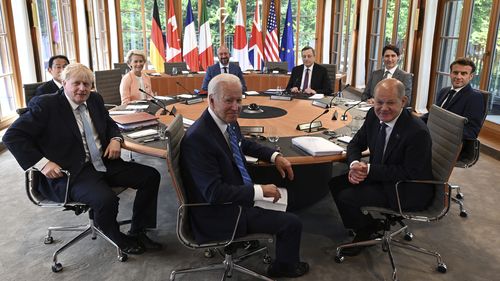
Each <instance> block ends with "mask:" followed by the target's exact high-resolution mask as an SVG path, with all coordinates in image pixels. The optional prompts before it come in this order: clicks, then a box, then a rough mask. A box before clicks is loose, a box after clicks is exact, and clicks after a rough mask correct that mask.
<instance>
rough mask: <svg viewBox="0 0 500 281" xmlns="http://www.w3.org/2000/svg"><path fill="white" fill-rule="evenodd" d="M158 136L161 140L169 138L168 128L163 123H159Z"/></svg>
mask: <svg viewBox="0 0 500 281" xmlns="http://www.w3.org/2000/svg"><path fill="white" fill-rule="evenodd" d="M157 131H158V136H159V137H160V140H165V139H166V138H167V136H166V132H167V127H165V126H164V125H163V124H162V123H160V122H158V128H157Z"/></svg>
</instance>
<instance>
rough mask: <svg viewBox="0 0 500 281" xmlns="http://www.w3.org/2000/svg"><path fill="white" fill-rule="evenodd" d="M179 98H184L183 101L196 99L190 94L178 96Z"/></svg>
mask: <svg viewBox="0 0 500 281" xmlns="http://www.w3.org/2000/svg"><path fill="white" fill-rule="evenodd" d="M177 97H179V98H182V99H191V98H194V96H193V95H190V94H180V95H177Z"/></svg>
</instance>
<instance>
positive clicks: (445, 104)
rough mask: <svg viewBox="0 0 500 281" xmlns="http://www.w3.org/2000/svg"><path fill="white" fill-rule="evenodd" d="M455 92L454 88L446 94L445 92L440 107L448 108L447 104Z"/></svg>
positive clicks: (448, 104)
mask: <svg viewBox="0 0 500 281" xmlns="http://www.w3.org/2000/svg"><path fill="white" fill-rule="evenodd" d="M456 92H457V91H455V90H450V91H449V92H448V94H446V98H445V100H444V103H443V105H441V107H442V108H444V109H448V106H450V103H451V100H452V99H453V97H454V96H455V93H456Z"/></svg>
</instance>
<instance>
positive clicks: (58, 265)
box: [52, 263, 63, 272]
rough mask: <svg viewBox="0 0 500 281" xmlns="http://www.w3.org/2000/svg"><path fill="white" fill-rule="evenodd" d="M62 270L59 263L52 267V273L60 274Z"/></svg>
mask: <svg viewBox="0 0 500 281" xmlns="http://www.w3.org/2000/svg"><path fill="white" fill-rule="evenodd" d="M61 270H63V266H62V264H60V263H56V264H54V265H53V266H52V272H60V271H61Z"/></svg>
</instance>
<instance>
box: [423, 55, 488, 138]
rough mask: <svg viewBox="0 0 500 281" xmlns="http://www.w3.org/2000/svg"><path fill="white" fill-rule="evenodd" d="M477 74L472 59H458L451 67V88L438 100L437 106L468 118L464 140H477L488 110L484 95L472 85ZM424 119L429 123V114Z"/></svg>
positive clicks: (442, 90)
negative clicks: (471, 82) (485, 105)
mask: <svg viewBox="0 0 500 281" xmlns="http://www.w3.org/2000/svg"><path fill="white" fill-rule="evenodd" d="M475 72H476V65H475V64H474V62H473V61H472V60H471V59H469V58H458V59H456V60H455V61H454V62H452V63H451V65H450V79H451V87H445V88H443V89H441V90H440V91H439V92H438V94H437V98H436V105H438V106H440V107H442V108H444V109H446V110H448V111H451V112H453V113H455V114H458V115H460V116H463V117H465V118H467V123H466V124H465V126H464V137H463V138H464V140H466V139H476V138H477V136H478V135H479V130H481V126H482V125H483V117H484V114H485V110H486V109H485V108H484V100H483V95H482V94H481V93H479V92H478V91H476V90H474V89H473V88H472V86H471V85H470V81H471V80H472V78H473V77H474V73H475ZM422 119H423V120H424V122H427V119H428V114H425V115H423V116H422Z"/></svg>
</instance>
